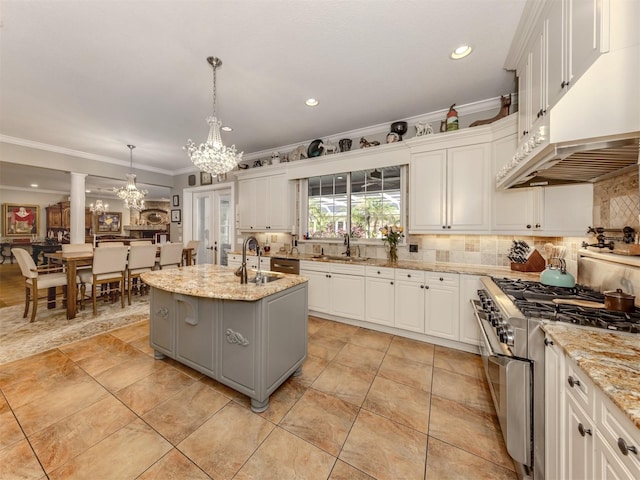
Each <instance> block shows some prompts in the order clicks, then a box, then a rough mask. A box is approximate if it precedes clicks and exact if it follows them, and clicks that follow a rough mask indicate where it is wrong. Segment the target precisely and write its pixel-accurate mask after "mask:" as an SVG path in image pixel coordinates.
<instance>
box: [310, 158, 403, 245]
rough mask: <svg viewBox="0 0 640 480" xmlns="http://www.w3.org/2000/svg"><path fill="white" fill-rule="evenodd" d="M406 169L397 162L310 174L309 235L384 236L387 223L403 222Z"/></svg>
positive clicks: (334, 237) (317, 237)
mask: <svg viewBox="0 0 640 480" xmlns="http://www.w3.org/2000/svg"><path fill="white" fill-rule="evenodd" d="M405 171H406V166H401V165H396V166H391V167H381V168H373V169H367V170H359V171H355V172H344V173H336V174H330V175H321V176H317V177H310V178H307V179H306V199H307V202H306V207H307V208H306V225H307V227H306V232H307V233H308V234H309V238H310V239H318V240H323V239H325V240H326V239H339V238H342V237H343V236H344V235H345V234H346V233H347V232H349V233H350V235H351V238H354V239H363V240H373V239H380V238H382V237H381V233H380V228H382V227H383V226H385V225H401V224H402V223H403V220H402V219H403V218H404V205H403V203H404V202H403V198H404V196H403V191H404V178H405V175H406V173H405ZM303 213H304V212H303ZM301 223H302V224H303V225H304V224H305V223H304V222H301Z"/></svg>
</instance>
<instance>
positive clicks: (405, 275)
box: [396, 268, 424, 283]
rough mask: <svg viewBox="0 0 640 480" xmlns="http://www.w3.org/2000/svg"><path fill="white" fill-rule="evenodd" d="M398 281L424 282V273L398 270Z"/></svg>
mask: <svg viewBox="0 0 640 480" xmlns="http://www.w3.org/2000/svg"><path fill="white" fill-rule="evenodd" d="M396 280H404V281H405V282H417V283H422V282H424V272H422V271H420V270H408V269H404V268H396Z"/></svg>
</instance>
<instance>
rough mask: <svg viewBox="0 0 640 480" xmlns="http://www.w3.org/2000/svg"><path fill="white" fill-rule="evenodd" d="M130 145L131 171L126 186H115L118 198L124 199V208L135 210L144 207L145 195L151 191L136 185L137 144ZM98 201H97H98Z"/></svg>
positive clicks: (114, 189)
mask: <svg viewBox="0 0 640 480" xmlns="http://www.w3.org/2000/svg"><path fill="white" fill-rule="evenodd" d="M127 147H129V158H130V171H129V173H127V184H126V185H125V186H124V187H120V188H115V187H114V188H113V191H114V192H115V194H116V195H117V196H118V198H120V199H122V200H123V201H124V208H133V209H134V210H142V209H144V200H143V199H144V196H145V195H146V194H147V193H149V192H148V191H147V190H138V187H137V186H136V175H135V173H133V149H134V148H136V146H135V145H127ZM96 203H97V202H96Z"/></svg>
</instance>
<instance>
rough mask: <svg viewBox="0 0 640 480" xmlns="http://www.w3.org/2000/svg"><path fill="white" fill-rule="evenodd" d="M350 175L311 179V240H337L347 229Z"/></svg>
mask: <svg viewBox="0 0 640 480" xmlns="http://www.w3.org/2000/svg"><path fill="white" fill-rule="evenodd" d="M347 179H348V174H337V175H323V176H321V177H312V178H309V188H308V219H309V220H308V225H307V232H308V233H309V236H310V237H311V238H336V237H338V236H340V235H341V234H344V232H346V229H347V221H348V218H349V216H348V214H347V195H346V190H347Z"/></svg>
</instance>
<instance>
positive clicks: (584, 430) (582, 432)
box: [578, 423, 591, 437]
mask: <svg viewBox="0 0 640 480" xmlns="http://www.w3.org/2000/svg"><path fill="white" fill-rule="evenodd" d="M578 431H579V432H580V435H582V436H583V437H584V436H585V435H591V429H590V428H584V425H582V423H579V424H578Z"/></svg>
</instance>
